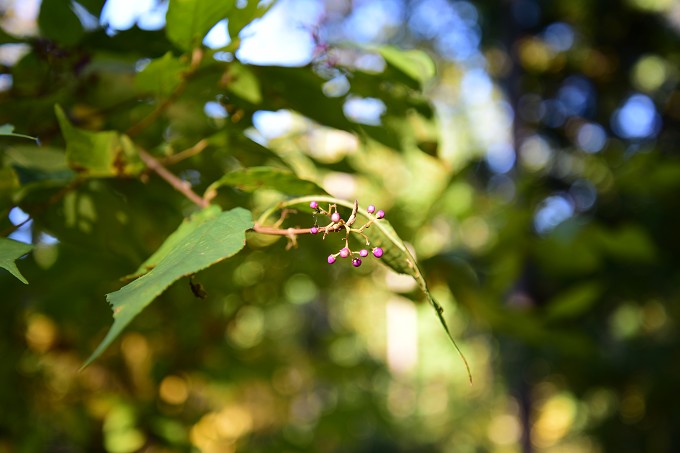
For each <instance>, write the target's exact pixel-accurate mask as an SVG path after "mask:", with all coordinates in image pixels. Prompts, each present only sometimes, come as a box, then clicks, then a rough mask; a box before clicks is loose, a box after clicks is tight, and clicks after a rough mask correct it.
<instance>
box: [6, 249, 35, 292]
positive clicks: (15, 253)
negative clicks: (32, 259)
mask: <svg viewBox="0 0 680 453" xmlns="http://www.w3.org/2000/svg"><path fill="white" fill-rule="evenodd" d="M31 250H33V246H32V245H30V244H24V243H23V242H18V241H15V240H12V239H7V238H0V267H2V268H4V269H7V270H8V271H9V273H10V274H12V275H14V276H15V277H16V278H18V279H19V280H21V281H22V282H23V283H25V284H27V285H28V281H27V280H26V279H25V278H24V276H23V275H21V272H19V268H18V267H17V265H16V263H15V261H16V260H18V259H19V258H21V257H22V256H24V255H25V254H27V253H28V252H30V251H31Z"/></svg>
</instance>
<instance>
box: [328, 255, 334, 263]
mask: <svg viewBox="0 0 680 453" xmlns="http://www.w3.org/2000/svg"><path fill="white" fill-rule="evenodd" d="M333 263H335V257H334V256H333V255H328V264H333Z"/></svg>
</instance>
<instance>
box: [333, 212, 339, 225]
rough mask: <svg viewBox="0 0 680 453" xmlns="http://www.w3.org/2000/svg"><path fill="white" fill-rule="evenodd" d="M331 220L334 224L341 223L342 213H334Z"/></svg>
mask: <svg viewBox="0 0 680 453" xmlns="http://www.w3.org/2000/svg"><path fill="white" fill-rule="evenodd" d="M331 220H332V221H333V223H338V222H339V221H340V213H338V212H334V213H333V214H332V215H331Z"/></svg>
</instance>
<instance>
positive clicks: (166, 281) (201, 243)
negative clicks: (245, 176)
mask: <svg viewBox="0 0 680 453" xmlns="http://www.w3.org/2000/svg"><path fill="white" fill-rule="evenodd" d="M252 226H253V222H252V217H251V214H250V212H249V211H247V210H245V209H243V208H235V209H232V210H230V211H227V212H223V213H221V214H220V215H219V216H217V217H215V218H213V219H210V220H207V221H204V222H195V223H190V225H189V227H188V228H186V229H185V230H184V231H182V236H183V237H181V238H178V237H177V236H175V237H172V236H171V237H170V238H169V239H168V240H170V241H171V242H172V243H173V248H172V250H170V251H167V252H163V253H161V254H159V255H161V256H159V258H160V261H159V262H158V264H157V265H156V267H154V268H153V269H152V270H151V271H149V272H148V273H147V274H145V275H143V276H141V277H140V278H138V279H137V280H135V281H133V282H131V283H129V284H127V285H125V286H124V287H123V288H121V289H119V290H118V291H116V292H113V293H110V294H107V295H106V299H107V300H108V302H109V303H110V304H111V307H112V308H113V318H114V321H113V326H111V329H110V330H109V332H108V333H107V334H106V337H105V338H104V340H102V342H101V343H100V344H99V346H98V347H97V349H96V350H95V351H94V352H93V353H92V355H91V356H90V357H89V358H88V359H87V361H86V362H85V364H84V365H83V366H87V365H89V364H90V363H91V362H92V361H93V360H95V359H96V358H97V357H98V356H99V355H100V354H101V353H102V352H103V351H104V350H105V349H106V348H107V347H108V346H109V345H110V344H111V343H112V342H113V340H115V339H116V338H117V337H118V335H120V333H121V332H122V331H123V329H124V328H125V327H126V326H127V325H128V324H129V323H130V322H131V321H132V320H133V319H134V318H135V317H136V316H137V315H138V314H139V313H141V311H142V310H143V309H144V308H145V307H146V306H147V305H149V304H150V303H151V302H152V301H153V300H154V299H155V298H156V297H158V296H159V295H160V294H161V293H162V292H163V291H165V289H166V288H167V287H168V286H170V285H171V284H172V283H173V282H175V281H176V280H179V279H180V278H182V277H186V276H188V275H191V274H194V273H196V272H198V271H201V270H203V269H205V268H207V267H209V266H212V265H213V264H216V263H218V262H220V261H222V260H224V259H226V258H229V257H231V256H233V255H235V254H236V253H237V252H238V251H240V250H241V249H242V248H243V247H244V246H245V232H246V230H248V229H249V228H252ZM189 229H191V231H189Z"/></svg>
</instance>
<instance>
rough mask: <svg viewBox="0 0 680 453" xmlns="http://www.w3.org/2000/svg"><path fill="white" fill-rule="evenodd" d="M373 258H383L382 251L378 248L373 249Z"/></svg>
mask: <svg viewBox="0 0 680 453" xmlns="http://www.w3.org/2000/svg"><path fill="white" fill-rule="evenodd" d="M373 256H375V257H376V258H380V257H381V256H383V249H381V248H380V247H376V248H374V249H373Z"/></svg>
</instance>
